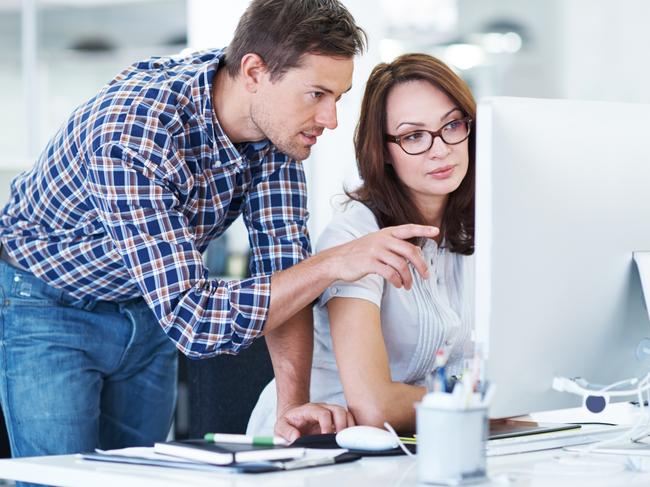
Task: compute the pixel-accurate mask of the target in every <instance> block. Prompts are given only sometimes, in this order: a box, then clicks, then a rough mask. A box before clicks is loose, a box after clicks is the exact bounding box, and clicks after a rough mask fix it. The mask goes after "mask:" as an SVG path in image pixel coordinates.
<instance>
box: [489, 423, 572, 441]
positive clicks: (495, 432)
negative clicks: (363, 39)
mask: <svg viewBox="0 0 650 487" xmlns="http://www.w3.org/2000/svg"><path fill="white" fill-rule="evenodd" d="M579 428H580V425H579V424H566V423H538V422H537V421H532V420H526V419H517V418H501V419H490V434H489V439H490V440H497V439H503V438H514V437H517V436H526V435H536V434H540V433H552V432H555V431H564V430H572V429H579Z"/></svg>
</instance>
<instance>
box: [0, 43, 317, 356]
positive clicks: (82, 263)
mask: <svg viewBox="0 0 650 487" xmlns="http://www.w3.org/2000/svg"><path fill="white" fill-rule="evenodd" d="M222 55H223V51H221V50H213V51H204V52H201V53H196V54H193V55H190V56H188V57H185V58H182V59H172V58H152V59H149V60H146V61H143V62H139V63H136V64H134V65H132V66H130V67H129V68H127V69H126V70H125V71H123V72H122V73H120V74H119V75H118V76H117V77H116V78H115V79H113V80H112V81H111V82H110V83H108V85H106V86H105V87H104V88H103V89H102V90H101V91H100V92H99V94H97V95H96V96H95V97H94V98H92V99H90V100H89V101H88V102H86V103H84V104H83V105H81V106H80V107H79V108H77V109H76V110H75V111H74V113H73V114H72V115H71V117H70V118H69V119H68V121H67V122H66V123H65V124H64V125H63V127H62V128H61V129H60V130H59V132H58V133H57V134H56V135H55V136H54V138H53V139H52V140H51V141H50V143H49V144H48V146H47V147H46V148H45V150H44V152H43V154H42V155H41V156H40V158H39V159H38V161H37V163H36V164H35V166H34V167H33V168H32V169H31V170H30V171H28V172H26V173H23V174H21V175H19V176H18V177H17V178H16V179H14V181H13V182H12V184H11V198H10V201H9V203H8V204H7V205H6V206H5V207H4V209H3V210H2V214H1V215H0V241H2V242H3V243H4V244H5V249H6V251H7V252H8V253H9V255H11V256H12V257H14V258H15V259H16V260H17V261H18V263H20V264H21V265H22V266H24V267H26V268H29V269H30V271H31V272H33V273H34V274H35V275H36V276H38V277H40V278H41V279H43V280H44V281H46V282H47V283H49V284H51V285H52V286H54V287H57V288H60V289H62V290H64V291H66V292H68V293H69V294H71V295H72V296H74V297H77V298H80V299H96V300H108V301H125V300H129V299H134V298H137V297H140V296H142V297H144V299H145V300H146V302H147V304H148V305H149V307H150V308H151V309H152V310H153V312H154V313H155V316H156V318H157V319H158V321H159V322H160V324H161V326H162V327H163V329H164V330H165V332H166V333H167V334H168V335H169V337H170V338H171V339H172V340H174V341H175V342H176V344H177V347H178V348H179V349H180V350H181V351H182V352H183V353H185V354H187V355H188V356H190V357H194V358H198V357H199V356H201V357H203V356H211V355H216V354H219V353H237V352H238V351H239V350H240V349H242V348H245V347H246V346H248V345H250V343H251V342H252V340H253V339H254V338H255V337H257V336H259V335H260V333H261V331H262V329H263V326H264V323H265V321H266V317H267V315H268V307H269V303H270V292H271V274H272V273H273V272H275V271H277V270H281V269H286V268H287V267H290V266H292V265H294V264H296V263H297V262H299V261H300V260H302V259H304V258H305V257H307V256H308V255H309V253H310V243H309V236H308V233H307V227H306V223H307V217H308V214H307V210H306V207H307V198H306V183H305V176H304V172H303V168H302V165H301V163H299V162H297V161H294V160H292V159H289V158H288V157H287V156H285V155H284V154H282V153H280V152H278V151H277V150H276V148H275V147H274V146H273V145H272V144H271V143H269V142H268V141H267V142H261V143H244V144H233V143H232V142H231V141H230V140H229V139H228V137H227V136H226V135H225V134H224V132H223V130H222V129H221V127H220V126H219V122H218V121H217V119H216V117H215V113H214V112H213V110H212V103H211V99H210V91H211V88H212V79H213V77H214V75H215V73H216V70H217V67H218V65H219V60H220V59H221V57H222ZM240 214H243V218H244V222H245V224H246V226H247V228H248V233H249V240H250V243H251V247H252V255H253V260H252V263H251V272H252V277H251V278H249V279H244V280H240V281H221V280H210V279H209V278H208V270H207V269H206V268H205V267H204V265H203V260H202V252H203V251H204V250H205V249H206V247H207V245H208V244H209V242H210V241H211V240H213V239H214V238H216V237H218V236H219V235H221V234H222V233H223V232H224V231H225V230H226V229H227V228H228V226H229V225H230V224H231V223H232V222H233V221H234V220H235V219H236V218H237V217H238V216H239V215H240Z"/></svg>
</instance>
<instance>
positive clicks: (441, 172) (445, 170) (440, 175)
mask: <svg viewBox="0 0 650 487" xmlns="http://www.w3.org/2000/svg"><path fill="white" fill-rule="evenodd" d="M454 167H455V166H451V165H450V166H443V167H440V168H438V169H435V170H433V171H431V172H428V173H427V176H431V177H432V178H434V179H447V178H448V177H449V176H451V175H452V174H453V172H454Z"/></svg>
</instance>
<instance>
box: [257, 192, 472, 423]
mask: <svg viewBox="0 0 650 487" xmlns="http://www.w3.org/2000/svg"><path fill="white" fill-rule="evenodd" d="M377 230H379V227H378V225H377V222H376V220H375V217H374V215H373V214H372V212H371V211H370V209H369V208H367V207H366V206H365V205H363V204H361V203H358V202H356V201H352V202H349V203H346V204H344V205H343V206H342V211H341V212H340V213H338V214H337V215H336V216H335V217H334V219H333V220H332V222H331V223H330V224H329V226H328V227H327V228H326V229H325V231H324V232H323V234H322V236H321V238H320V239H319V241H318V245H317V250H318V251H322V250H325V249H327V248H330V247H334V246H336V245H340V244H343V243H346V242H349V241H351V240H354V239H356V238H359V237H363V236H364V235H367V234H368V233H372V232H375V231H377ZM422 252H423V255H424V258H425V261H426V262H427V264H428V266H429V276H430V277H429V279H428V280H425V279H422V278H421V277H420V275H419V274H418V273H417V272H416V271H414V270H413V269H412V268H411V270H412V274H413V287H412V288H411V290H410V291H407V290H405V289H404V288H401V289H397V288H395V287H394V286H393V285H391V284H390V283H388V282H386V281H385V280H384V279H383V278H382V277H381V276H379V275H377V274H370V275H367V276H366V277H364V278H362V279H360V280H358V281H355V282H343V281H337V282H335V283H333V284H332V285H331V286H330V287H328V288H327V289H326V290H325V292H324V293H323V294H322V295H321V297H320V299H319V302H318V304H317V305H316V306H315V307H314V360H313V365H312V376H311V391H310V394H311V395H310V398H311V401H312V402H327V403H331V404H339V405H341V406H344V407H346V402H345V397H344V395H343V386H342V385H341V381H340V378H339V373H338V369H337V367H336V361H335V358H334V351H333V347H332V338H331V335H330V329H329V317H328V312H327V306H326V305H327V302H328V301H329V300H330V299H332V298H334V297H343V298H361V299H366V300H368V301H370V302H371V303H374V304H375V305H376V306H377V307H379V308H380V317H381V329H382V333H383V336H384V342H385V344H386V350H387V352H388V358H389V365H390V371H391V378H392V380H393V381H399V382H404V383H406V384H413V385H418V386H421V385H424V381H425V377H426V376H427V374H428V373H429V372H431V371H432V370H433V369H434V368H435V365H434V362H435V355H436V350H437V349H438V348H440V347H441V346H443V344H447V347H449V349H450V355H449V361H448V364H447V367H448V371H449V372H450V373H451V374H458V373H460V372H462V367H463V359H464V357H466V356H467V357H469V356H471V353H472V350H471V349H470V350H468V348H471V345H470V343H471V342H470V335H471V330H472V324H473V321H474V320H473V309H474V308H473V302H474V299H473V297H474V296H473V290H474V288H473V282H474V280H473V258H472V257H471V256H464V255H461V254H456V253H452V252H450V251H449V250H448V249H446V248H444V247H443V248H439V247H438V245H437V244H436V242H435V241H434V240H428V241H427V243H426V244H425V245H424V247H423V249H422ZM348 326H355V323H349V325H348ZM275 409H276V391H275V380H273V381H271V382H270V383H269V384H268V385H267V386H266V388H265V389H264V391H263V392H262V394H261V395H260V399H259V401H258V403H257V405H256V406H255V409H254V410H253V413H252V415H251V418H250V421H249V423H248V429H247V433H248V434H251V435H268V434H272V432H273V427H274V424H275V416H276V413H275Z"/></svg>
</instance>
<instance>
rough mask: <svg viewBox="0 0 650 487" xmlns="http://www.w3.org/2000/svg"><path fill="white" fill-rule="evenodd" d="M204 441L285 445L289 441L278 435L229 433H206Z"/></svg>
mask: <svg viewBox="0 0 650 487" xmlns="http://www.w3.org/2000/svg"><path fill="white" fill-rule="evenodd" d="M203 439H204V440H205V441H211V442H214V443H242V444H246V445H254V446H287V445H288V444H289V442H288V441H287V440H285V439H284V438H280V437H279V436H249V435H231V434H228V433H206V434H205V436H204V437H203Z"/></svg>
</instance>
